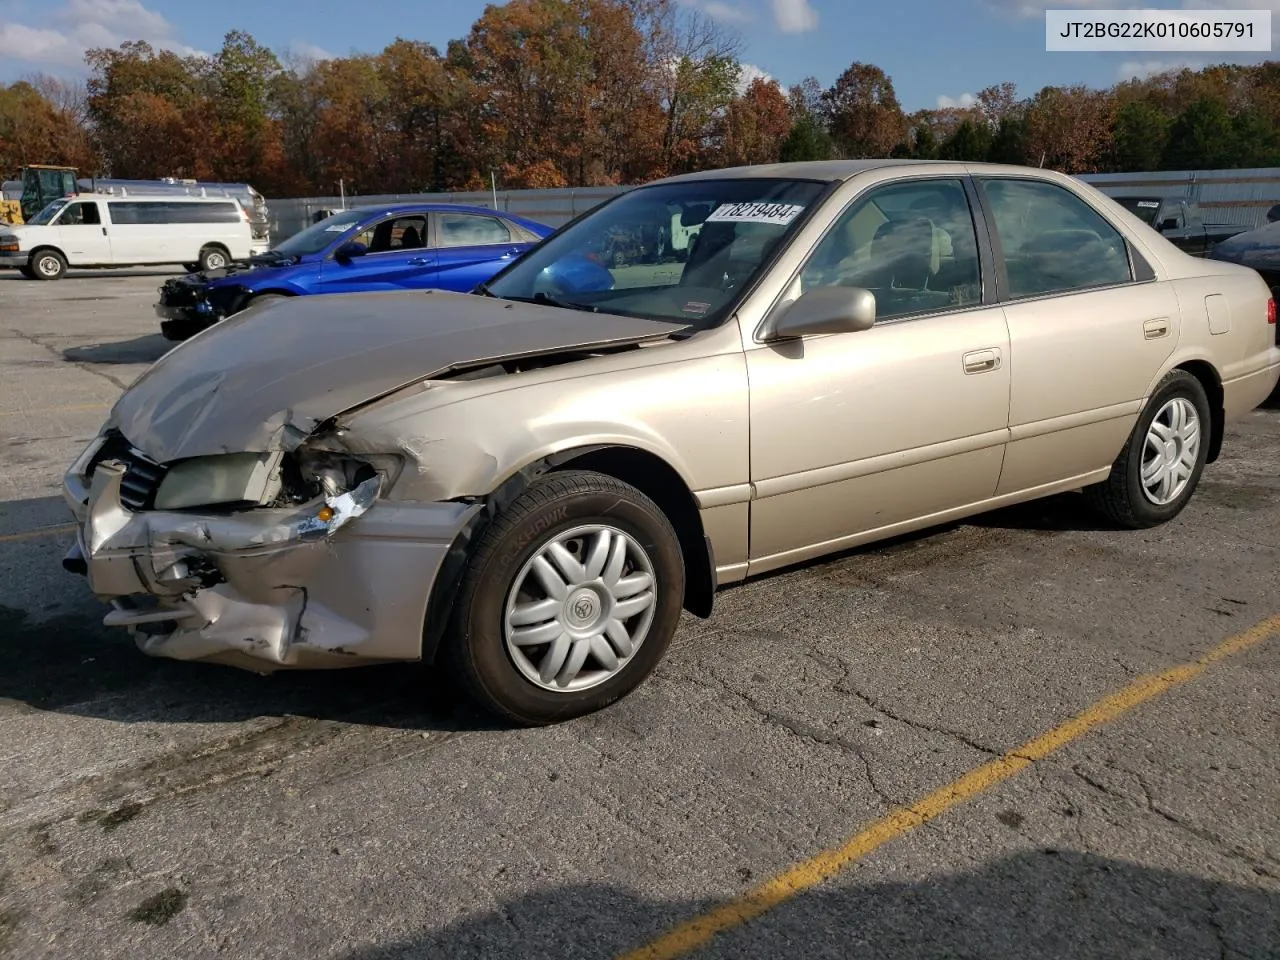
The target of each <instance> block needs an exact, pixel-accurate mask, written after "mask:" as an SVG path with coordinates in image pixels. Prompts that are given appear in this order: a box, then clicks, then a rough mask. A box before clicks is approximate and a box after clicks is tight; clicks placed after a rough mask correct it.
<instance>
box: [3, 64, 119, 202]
mask: <svg viewBox="0 0 1280 960" xmlns="http://www.w3.org/2000/svg"><path fill="white" fill-rule="evenodd" d="M86 120H87V116H86V107H85V98H84V90H83V88H82V87H81V86H79V85H78V84H74V83H68V82H66V81H63V80H59V79H56V78H54V77H48V76H42V75H36V76H33V77H31V78H30V79H29V80H22V81H19V82H17V83H14V84H11V85H9V86H7V87H6V86H0V176H3V177H8V176H9V175H10V174H13V173H15V172H16V171H17V170H18V168H19V167H21V166H23V165H25V164H28V163H48V164H59V165H64V166H73V167H76V168H78V169H80V170H81V171H83V172H84V173H85V174H86V175H90V174H92V173H94V172H96V167H97V161H96V158H95V156H94V151H93V145H92V143H91V141H90V138H89V128H88V126H87V124H86Z"/></svg>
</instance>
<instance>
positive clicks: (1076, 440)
mask: <svg viewBox="0 0 1280 960" xmlns="http://www.w3.org/2000/svg"><path fill="white" fill-rule="evenodd" d="M975 182H976V183H977V185H978V187H979V194H980V196H981V197H982V202H983V207H984V211H985V213H986V219H987V222H988V224H989V225H990V227H991V231H992V239H993V246H994V247H995V251H996V261H997V278H998V283H999V286H1000V297H1001V302H1002V304H1003V305H1004V310H1005V316H1006V318H1007V321H1008V324H1009V338H1010V350H1011V351H1012V353H1013V356H1014V357H1015V358H1016V361H1017V362H1016V364H1015V365H1014V366H1013V369H1012V374H1013V378H1012V383H1011V386H1010V397H1009V402H1010V410H1009V428H1010V442H1009V450H1008V453H1007V454H1006V456H1005V465H1004V471H1003V473H1002V475H1001V478H1000V488H999V493H1000V494H1001V495H1003V494H1011V493H1016V492H1019V491H1023V490H1028V489H1032V488H1035V487H1041V486H1045V485H1048V484H1053V483H1060V482H1062V481H1064V480H1067V479H1070V478H1073V477H1084V476H1086V475H1088V474H1090V473H1091V472H1096V471H1099V470H1103V469H1106V468H1107V467H1109V466H1110V464H1111V463H1112V461H1113V460H1114V459H1115V458H1116V456H1117V455H1118V454H1119V453H1120V450H1121V448H1122V447H1123V445H1124V442H1125V439H1126V437H1127V436H1128V435H1129V431H1130V430H1131V429H1132V428H1133V424H1134V422H1135V420H1136V418H1137V415H1138V411H1139V409H1140V407H1141V405H1142V401H1143V398H1144V397H1145V395H1146V392H1147V390H1148V389H1149V388H1150V386H1151V384H1152V381H1153V380H1154V379H1155V377H1156V376H1157V374H1158V373H1159V371H1160V368H1161V366H1162V365H1163V363H1164V362H1165V360H1166V359H1168V357H1169V355H1170V354H1171V353H1172V352H1173V349H1174V346H1175V345H1176V344H1177V340H1178V332H1179V325H1180V314H1179V307H1178V301H1177V297H1176V295H1175V294H1174V291H1173V288H1172V286H1171V285H1170V284H1168V283H1164V282H1159V281H1157V280H1156V279H1155V275H1154V273H1153V271H1152V269H1151V267H1150V266H1149V265H1147V264H1146V262H1145V261H1144V260H1143V259H1142V257H1141V255H1140V254H1139V253H1138V252H1137V250H1136V249H1133V248H1131V247H1130V245H1129V244H1127V243H1126V242H1125V239H1124V237H1123V235H1122V234H1121V232H1120V231H1119V230H1118V229H1117V228H1116V227H1114V226H1113V225H1112V224H1111V223H1110V222H1109V221H1108V220H1107V218H1106V217H1104V216H1103V214H1102V213H1101V212H1100V211H1099V210H1097V209H1095V208H1094V207H1093V206H1092V205H1090V204H1089V203H1087V202H1086V201H1085V200H1084V199H1083V198H1082V197H1081V196H1079V195H1078V194H1076V193H1075V192H1074V191H1072V190H1069V189H1068V188H1067V187H1065V186H1062V185H1059V184H1056V183H1052V182H1049V181H1046V180H1043V179H1036V178H1019V177H977V178H975Z"/></svg>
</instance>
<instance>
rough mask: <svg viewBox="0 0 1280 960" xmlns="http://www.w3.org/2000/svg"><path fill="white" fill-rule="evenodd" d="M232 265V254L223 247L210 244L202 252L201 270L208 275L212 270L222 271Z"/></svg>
mask: <svg viewBox="0 0 1280 960" xmlns="http://www.w3.org/2000/svg"><path fill="white" fill-rule="evenodd" d="M230 263H231V254H229V253H227V251H226V250H224V249H223V248H222V247H218V246H214V245H213V244H210V245H209V246H207V247H204V248H202V249H201V250H200V264H199V266H200V270H201V272H203V273H208V272H209V271H210V270H221V269H223V268H224V267H226V266H227V265H229V264H230Z"/></svg>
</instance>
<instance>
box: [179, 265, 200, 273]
mask: <svg viewBox="0 0 1280 960" xmlns="http://www.w3.org/2000/svg"><path fill="white" fill-rule="evenodd" d="M182 269H183V270H185V271H187V273H195V272H196V271H197V270H199V269H200V264H198V263H184V264H183V265H182Z"/></svg>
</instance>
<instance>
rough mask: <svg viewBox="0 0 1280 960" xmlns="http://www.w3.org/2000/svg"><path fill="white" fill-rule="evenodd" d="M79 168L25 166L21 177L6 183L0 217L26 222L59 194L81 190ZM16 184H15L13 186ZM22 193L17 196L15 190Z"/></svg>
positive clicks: (68, 194) (61, 195)
mask: <svg viewBox="0 0 1280 960" xmlns="http://www.w3.org/2000/svg"><path fill="white" fill-rule="evenodd" d="M76 172H77V171H76V168H75V167H56V166H50V165H48V164H42V163H33V164H30V165H28V166H25V167H23V168H22V172H21V173H20V174H19V177H20V179H19V180H17V181H9V182H7V183H6V184H5V186H4V202H3V204H0V220H4V221H6V222H8V223H25V222H26V221H28V220H30V219H31V218H32V217H34V216H35V215H36V214H37V213H39V212H40V211H41V210H43V209H44V208H45V207H47V206H48V205H49V204H50V203H52V202H53V201H54V200H57V199H58V198H59V197H68V196H71V195H72V194H74V193H77V192H78V191H79V189H80V188H79V186H78V185H77V183H76ZM11 185H12V186H11ZM14 192H16V193H18V196H17V197H16V198H15V197H13V196H12V193H14Z"/></svg>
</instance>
